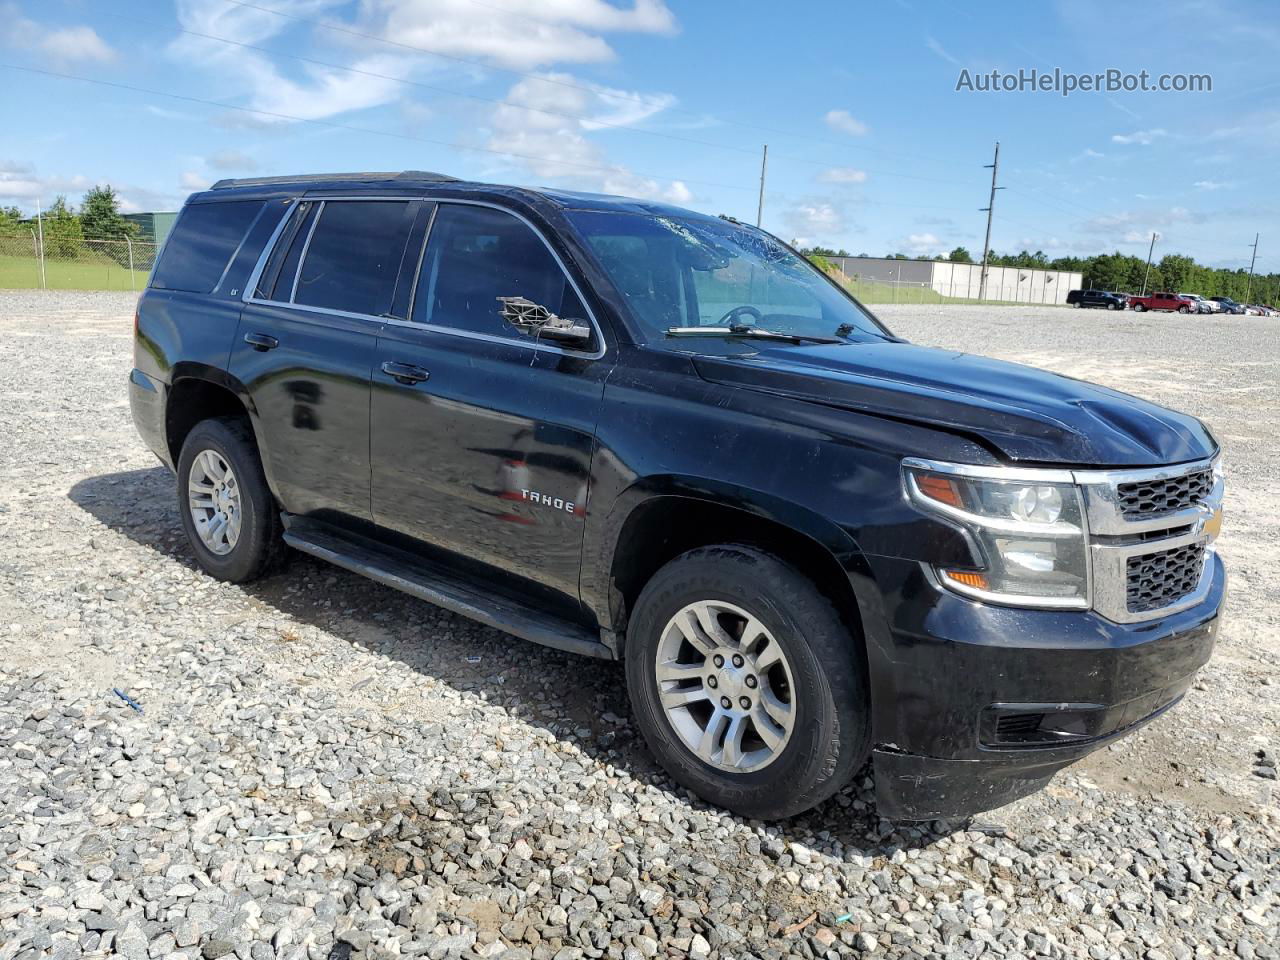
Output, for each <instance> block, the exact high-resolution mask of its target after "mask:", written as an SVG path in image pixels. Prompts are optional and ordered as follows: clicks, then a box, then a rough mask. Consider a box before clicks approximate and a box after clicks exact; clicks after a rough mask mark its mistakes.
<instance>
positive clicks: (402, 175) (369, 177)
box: [209, 170, 458, 190]
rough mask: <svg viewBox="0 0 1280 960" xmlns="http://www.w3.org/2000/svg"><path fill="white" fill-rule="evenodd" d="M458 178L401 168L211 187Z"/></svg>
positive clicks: (239, 181) (234, 181) (255, 179)
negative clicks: (397, 171)
mask: <svg viewBox="0 0 1280 960" xmlns="http://www.w3.org/2000/svg"><path fill="white" fill-rule="evenodd" d="M457 179H458V178H457V177H451V176H449V175H448V174H445V173H432V172H431V171H430V170H401V171H400V172H399V173H393V172H386V173H299V174H295V175H294V176H287V177H241V178H239V179H225V180H219V181H218V182H217V183H215V184H214V185H213V186H212V187H210V188H209V189H210V190H225V189H227V188H228V187H263V186H270V185H271V184H276V183H280V184H284V183H321V182H328V181H333V180H364V181H375V180H435V181H439V182H441V183H446V182H450V181H452V182H456V181H457Z"/></svg>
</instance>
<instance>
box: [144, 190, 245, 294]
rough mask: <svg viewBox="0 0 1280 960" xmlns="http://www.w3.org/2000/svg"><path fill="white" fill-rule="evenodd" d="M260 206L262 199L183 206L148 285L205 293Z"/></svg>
mask: <svg viewBox="0 0 1280 960" xmlns="http://www.w3.org/2000/svg"><path fill="white" fill-rule="evenodd" d="M262 205H263V201H262V200H237V201H232V202H226V203H189V204H187V205H186V206H185V207H184V208H183V210H182V216H180V217H179V218H178V222H177V223H176V224H174V227H173V232H172V233H170V234H169V239H168V240H166V241H165V245H164V254H163V255H162V256H161V257H160V262H159V263H157V264H156V269H155V272H154V273H153V274H152V275H151V286H153V287H158V288H159V289H161V290H189V291H191V292H192V293H209V292H210V291H211V290H213V288H214V287H215V286H217V284H218V280H219V279H221V277H222V271H223V270H225V269H226V267H227V263H228V262H230V260H231V255H232V254H234V253H235V252H236V248H237V247H238V246H240V241H241V240H242V239H244V235H245V233H246V232H247V231H248V229H249V225H250V224H252V223H253V221H254V218H255V217H257V216H258V213H259V212H260V211H261V210H262Z"/></svg>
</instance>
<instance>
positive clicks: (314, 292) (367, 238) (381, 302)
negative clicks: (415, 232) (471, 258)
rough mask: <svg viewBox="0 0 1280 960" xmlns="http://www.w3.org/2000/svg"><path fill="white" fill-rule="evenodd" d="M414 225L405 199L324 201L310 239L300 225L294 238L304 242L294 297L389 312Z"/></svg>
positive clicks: (297, 300)
mask: <svg viewBox="0 0 1280 960" xmlns="http://www.w3.org/2000/svg"><path fill="white" fill-rule="evenodd" d="M412 225H413V209H412V207H411V205H410V204H409V202H408V201H406V200H335V201H330V202H328V203H325V204H324V206H323V207H322V208H321V210H320V213H319V214H318V219H317V221H316V225H315V229H314V230H313V231H311V239H310V242H309V243H308V242H307V240H306V237H305V235H304V234H303V233H302V231H299V232H298V238H295V241H294V242H295V243H296V242H298V241H299V239H301V242H303V243H304V244H306V257H305V258H304V259H303V261H302V269H301V270H299V271H298V286H297V289H296V292H295V293H294V297H293V302H294V303H299V304H305V305H307V306H310V307H325V308H327V309H329V310H345V311H347V312H348V313H366V314H369V315H371V316H375V317H376V316H380V315H382V314H384V313H387V312H388V311H389V310H390V309H391V299H392V297H393V296H394V295H395V290H396V277H397V276H398V275H399V273H400V259H401V257H403V256H404V245H405V243H406V241H407V240H408V239H409V228H410V227H411V226H412ZM283 274H284V271H281V276H282V277H283Z"/></svg>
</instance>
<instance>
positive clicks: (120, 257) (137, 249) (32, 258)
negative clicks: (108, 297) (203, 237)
mask: <svg viewBox="0 0 1280 960" xmlns="http://www.w3.org/2000/svg"><path fill="white" fill-rule="evenodd" d="M158 249H159V244H155V243H148V242H146V241H143V240H132V239H127V240H81V239H78V238H74V237H57V236H49V235H48V234H46V235H45V237H44V242H43V243H41V238H40V234H39V233H38V232H37V231H35V230H31V231H28V232H27V233H26V234H25V235H24V234H20V233H19V234H11V235H9V236H3V237H0V289H5V288H7V289H11V290H12V289H18V290H32V289H36V290H142V288H143V287H145V286H146V285H147V276H148V275H149V274H150V273H151V268H152V267H153V266H155V261H156V252H157V250H158Z"/></svg>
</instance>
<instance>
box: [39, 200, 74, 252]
mask: <svg viewBox="0 0 1280 960" xmlns="http://www.w3.org/2000/svg"><path fill="white" fill-rule="evenodd" d="M41 221H42V223H41V229H42V231H43V233H44V255H45V256H46V257H53V258H54V259H57V260H74V259H76V258H77V257H79V256H80V255H81V253H82V252H83V248H84V244H82V243H81V242H80V241H81V240H82V239H84V233H83V231H82V229H81V224H80V218H79V217H77V216H76V215H75V213H74V212H73V211H72V209H71V207H69V206H68V205H67V198H66V197H64V196H62V195H61V194H59V195H58V196H57V197H56V198H55V199H54V201H53V203H52V204H51V205H50V207H49V209H48V210H46V211H45V212H44V214H43V215H42V217H41Z"/></svg>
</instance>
